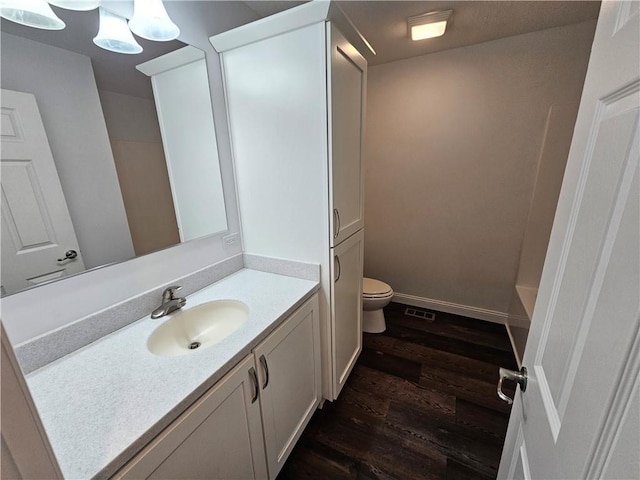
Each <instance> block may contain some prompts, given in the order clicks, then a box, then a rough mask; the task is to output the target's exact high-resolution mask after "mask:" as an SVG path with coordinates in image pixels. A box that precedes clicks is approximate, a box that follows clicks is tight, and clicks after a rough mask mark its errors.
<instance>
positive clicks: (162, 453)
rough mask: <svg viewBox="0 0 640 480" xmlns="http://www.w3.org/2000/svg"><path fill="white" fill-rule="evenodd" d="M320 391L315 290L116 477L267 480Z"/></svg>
mask: <svg viewBox="0 0 640 480" xmlns="http://www.w3.org/2000/svg"><path fill="white" fill-rule="evenodd" d="M212 348H215V346H214V347H212ZM320 398H321V392H320V352H319V334H318V296H317V295H314V296H313V297H312V298H311V299H310V300H309V301H307V302H306V303H305V304H304V305H303V306H302V307H300V308H299V309H298V310H296V312H295V313H293V314H292V315H291V316H290V317H289V318H287V319H286V320H285V321H284V322H283V323H282V324H281V325H280V326H279V327H278V328H277V329H276V330H275V331H274V332H273V333H271V334H270V335H269V336H268V337H267V338H266V339H265V340H264V341H263V342H262V343H260V344H259V345H258V346H257V347H256V348H255V349H254V350H253V353H252V354H250V355H248V356H247V357H245V358H244V360H242V361H241V362H240V363H239V364H238V365H237V366H236V367H234V368H233V370H232V371H231V372H229V373H228V374H227V375H225V376H224V377H223V378H222V380H220V381H219V382H218V383H216V384H215V385H214V386H213V387H212V388H211V389H210V390H209V391H208V392H207V393H205V394H204V395H203V396H202V397H201V398H200V399H199V400H197V401H196V402H195V404H194V405H192V406H191V407H189V409H188V410H187V411H186V412H184V413H183V414H182V415H181V416H180V417H179V418H178V419H177V420H176V421H175V422H173V423H172V424H171V425H170V426H169V427H167V428H166V429H165V430H164V431H163V432H162V433H160V435H158V436H157V437H156V438H155V439H154V440H153V441H152V442H151V443H150V444H149V445H148V446H147V447H145V448H144V449H143V450H142V451H141V452H140V453H139V454H138V455H137V456H136V457H135V458H134V459H133V460H131V461H130V462H129V463H128V464H127V465H126V466H125V467H123V468H122V469H121V470H120V471H119V472H118V473H117V474H116V475H115V476H114V478H116V479H140V478H145V479H158V480H160V479H167V478H171V479H185V480H187V479H188V480H196V479H202V480H215V479H220V480H222V479H224V480H233V479H237V480H249V479H260V480H263V479H266V478H269V479H271V480H273V479H275V477H276V475H277V474H278V472H279V471H280V468H281V467H282V465H283V464H284V462H285V461H286V459H287V457H288V455H289V453H290V452H291V450H292V449H293V447H294V445H295V443H296V441H297V440H298V438H299V437H300V434H301V433H302V431H303V430H304V428H305V426H306V425H307V423H308V421H309V419H310V418H311V416H312V415H313V413H314V412H315V410H316V408H317V406H318V404H319V402H320Z"/></svg>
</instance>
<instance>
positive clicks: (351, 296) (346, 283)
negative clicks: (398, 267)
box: [331, 230, 364, 398]
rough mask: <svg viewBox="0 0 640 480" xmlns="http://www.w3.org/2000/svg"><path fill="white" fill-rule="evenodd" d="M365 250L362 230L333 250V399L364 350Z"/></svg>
mask: <svg viewBox="0 0 640 480" xmlns="http://www.w3.org/2000/svg"><path fill="white" fill-rule="evenodd" d="M363 250H364V231H362V230H360V231H359V232H358V233H356V234H354V235H352V236H351V237H349V238H348V239H347V240H345V241H344V242H342V243H341V244H340V245H338V246H337V247H336V248H332V249H331V252H332V260H333V261H332V262H331V275H332V279H333V282H332V283H331V318H332V328H331V330H332V332H331V333H332V345H333V392H334V398H337V397H338V394H339V393H340V390H342V387H343V385H344V382H345V381H346V380H347V377H348V376H349V373H351V369H352V368H353V365H354V364H355V363H356V360H357V359H358V355H360V351H361V350H362V264H363Z"/></svg>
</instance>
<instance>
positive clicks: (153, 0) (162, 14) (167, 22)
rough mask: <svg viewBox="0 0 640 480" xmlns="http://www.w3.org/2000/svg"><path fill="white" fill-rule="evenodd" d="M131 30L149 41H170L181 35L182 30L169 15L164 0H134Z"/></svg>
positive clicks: (130, 21)
mask: <svg viewBox="0 0 640 480" xmlns="http://www.w3.org/2000/svg"><path fill="white" fill-rule="evenodd" d="M129 28H130V29H131V31H132V32H133V33H135V34H136V35H138V36H139V37H142V38H146V39H147V40H155V41H168V40H174V39H175V38H177V37H178V35H180V29H179V28H178V27H177V25H176V24H175V23H173V22H172V21H171V19H170V18H169V15H167V11H166V10H165V8H164V5H163V4H162V0H134V2H133V18H131V20H129Z"/></svg>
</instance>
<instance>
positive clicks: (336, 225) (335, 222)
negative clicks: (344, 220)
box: [333, 208, 340, 238]
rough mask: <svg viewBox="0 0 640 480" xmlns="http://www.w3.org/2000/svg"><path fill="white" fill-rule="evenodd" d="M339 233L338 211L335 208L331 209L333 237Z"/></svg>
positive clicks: (336, 236)
mask: <svg viewBox="0 0 640 480" xmlns="http://www.w3.org/2000/svg"><path fill="white" fill-rule="evenodd" d="M339 234H340V212H339V211H338V209H337V208H334V209H333V238H338V235H339Z"/></svg>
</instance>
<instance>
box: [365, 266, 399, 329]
mask: <svg viewBox="0 0 640 480" xmlns="http://www.w3.org/2000/svg"><path fill="white" fill-rule="evenodd" d="M392 298H393V290H392V289H391V287H390V286H389V285H387V284H386V283H384V282H381V281H380V280H375V279H373V278H366V277H365V278H364V279H363V281H362V310H363V312H362V330H363V331H364V332H366V333H381V332H384V331H385V330H386V328H387V325H386V323H385V321H384V312H383V311H382V309H383V308H384V307H386V306H387V305H388V304H389V302H390V301H391V299H392Z"/></svg>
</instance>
